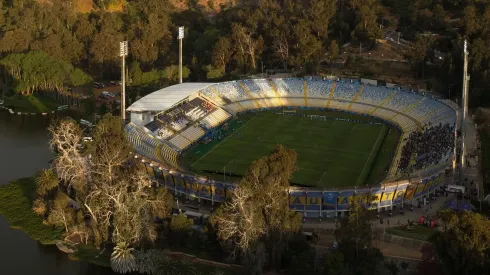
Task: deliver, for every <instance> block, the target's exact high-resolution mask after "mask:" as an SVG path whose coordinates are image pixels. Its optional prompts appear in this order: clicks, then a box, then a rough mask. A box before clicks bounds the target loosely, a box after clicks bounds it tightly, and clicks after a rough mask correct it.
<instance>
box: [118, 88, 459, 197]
mask: <svg viewBox="0 0 490 275" xmlns="http://www.w3.org/2000/svg"><path fill="white" fill-rule="evenodd" d="M374 82H375V83H376V81H374ZM375 83H374V84H373V81H372V80H370V81H363V80H362V79H343V80H334V81H332V80H321V79H320V80H308V79H302V78H288V79H248V80H237V81H230V82H223V83H184V84H179V85H174V86H170V87H167V88H164V89H161V90H159V91H156V92H154V93H152V94H149V95H147V96H145V97H143V98H141V99H140V100H138V101H137V102H135V103H133V104H132V105H131V106H130V107H129V108H128V109H127V110H128V111H129V112H130V113H131V123H129V124H128V125H127V126H126V130H127V133H128V136H129V140H130V141H131V143H132V144H133V146H134V151H135V153H137V154H139V155H141V156H142V157H144V158H147V159H149V160H152V161H155V162H157V164H156V165H157V166H159V167H160V168H161V169H163V170H167V171H170V170H171V171H180V172H181V173H185V172H184V170H185V169H183V165H182V163H179V161H178V159H179V157H180V158H181V156H182V155H183V154H185V153H186V152H187V151H188V150H189V149H190V148H193V145H194V144H196V143H206V142H208V141H209V140H213V139H220V138H223V139H226V138H227V136H226V135H227V134H226V133H228V132H230V131H231V130H230V131H222V128H223V127H229V125H228V124H229V123H230V122H233V123H235V120H236V119H235V120H234V118H237V117H238V119H240V117H241V116H242V114H243V113H246V112H249V111H265V110H276V111H277V110H282V109H287V108H300V109H305V108H308V109H311V110H337V111H343V112H350V113H356V114H360V115H363V116H366V117H369V118H372V119H373V121H374V120H376V121H383V122H385V123H387V124H389V125H393V126H394V127H396V128H397V129H398V130H399V131H400V133H401V137H400V139H399V141H398V144H397V146H395V147H396V149H395V150H394V151H395V152H394V153H393V154H392V156H393V157H392V160H391V165H390V169H389V171H388V173H387V175H386V179H385V180H384V181H380V183H381V182H383V184H386V183H389V182H395V181H400V180H409V179H410V178H414V177H417V178H419V179H420V178H425V177H432V176H433V175H434V171H439V172H440V171H442V170H443V169H444V168H445V167H446V166H447V165H448V163H450V161H451V159H452V158H453V155H452V153H453V148H452V146H453V145H454V132H455V129H454V128H455V121H456V111H455V109H454V108H455V107H454V106H452V105H449V104H447V102H446V101H444V100H442V99H434V98H432V97H427V96H424V94H420V93H417V92H415V91H411V90H405V89H402V88H401V87H398V86H395V85H386V84H385V85H384V86H378V85H376V84H375ZM269 112H270V111H269ZM305 123H306V122H305ZM232 125H233V124H232ZM232 127H233V126H232ZM288 127H289V126H288ZM304 127H305V129H306V128H307V127H308V125H306V126H304ZM237 128H238V127H237ZM366 128H367V127H366ZM303 131H304V130H303ZM374 132H375V134H376V135H375V137H376V136H377V133H379V130H378V131H374ZM374 140H375V141H376V142H377V140H376V139H374ZM375 145H376V144H372V145H371V146H375ZM376 146H377V145H376ZM317 151H318V150H317ZM233 159H234V158H230V159H227V160H226V162H230V161H232V160H233ZM364 161H366V160H364ZM237 162H238V161H237ZM186 168H187V167H186ZM218 170H219V169H218ZM213 184H218V183H216V182H214V183H213ZM223 184H225V183H223ZM355 185H357V183H356V184H355ZM175 186H176V185H175ZM310 186H314V184H312V185H310ZM175 188H176V187H175ZM323 188H328V186H323ZM405 188H406V186H405ZM215 189H216V188H215ZM218 189H219V188H218ZM218 189H217V190H218Z"/></svg>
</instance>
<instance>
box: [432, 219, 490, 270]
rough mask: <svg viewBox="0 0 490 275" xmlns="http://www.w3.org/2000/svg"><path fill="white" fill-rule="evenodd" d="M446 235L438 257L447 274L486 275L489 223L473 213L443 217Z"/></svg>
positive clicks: (440, 241)
mask: <svg viewBox="0 0 490 275" xmlns="http://www.w3.org/2000/svg"><path fill="white" fill-rule="evenodd" d="M440 217H441V220H442V221H443V222H444V226H443V231H442V232H441V234H440V235H439V237H438V238H437V240H436V243H435V245H436V253H437V256H438V258H439V260H440V261H441V262H442V263H443V264H442V265H441V267H442V268H443V269H444V273H445V274H463V275H464V274H484V273H485V269H484V264H485V261H486V260H487V257H488V256H487V255H488V253H489V247H490V222H489V221H488V219H486V218H485V217H483V216H482V215H480V214H478V213H473V212H471V211H461V212H454V211H451V210H444V211H442V212H441V213H440Z"/></svg>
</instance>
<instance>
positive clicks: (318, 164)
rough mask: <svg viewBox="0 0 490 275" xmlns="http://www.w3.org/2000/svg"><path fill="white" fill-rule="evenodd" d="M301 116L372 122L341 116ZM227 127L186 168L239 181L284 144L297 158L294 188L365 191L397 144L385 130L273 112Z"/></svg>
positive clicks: (187, 159)
mask: <svg viewBox="0 0 490 275" xmlns="http://www.w3.org/2000/svg"><path fill="white" fill-rule="evenodd" d="M302 112H304V113H308V114H316V115H325V116H330V117H339V118H351V119H356V120H364V121H368V120H369V118H367V117H362V116H357V115H353V114H346V113H341V112H323V113H322V112H320V111H311V112H308V111H302ZM229 125H230V127H229V129H228V130H227V131H224V132H226V133H225V134H224V137H223V138H222V139H221V140H217V141H213V142H212V143H209V144H198V145H196V146H194V147H192V148H191V149H190V150H188V152H187V153H185V155H184V156H183V159H182V162H183V165H184V167H186V168H188V169H190V170H191V171H194V172H196V173H198V174H203V175H206V176H209V177H211V178H214V179H216V180H225V181H227V182H228V181H236V180H238V179H239V176H240V175H243V173H244V172H245V171H246V169H247V167H248V166H249V165H250V163H251V162H252V161H254V160H256V159H258V158H260V157H262V156H265V155H268V154H269V153H270V152H271V151H272V150H273V149H274V147H275V146H276V145H277V144H282V145H284V146H285V147H287V148H292V149H294V150H296V152H297V154H298V162H297V166H298V170H297V171H296V172H294V174H293V178H292V180H291V182H292V184H297V185H303V186H315V187H325V188H329V187H345V186H364V185H371V184H376V183H380V182H381V181H382V180H383V179H384V177H385V176H386V172H387V170H388V168H389V166H390V164H391V159H392V156H393V152H394V150H395V148H396V145H397V142H398V139H399V133H398V131H396V130H394V129H392V128H390V127H389V126H387V125H374V124H367V123H354V122H348V121H335V120H329V119H326V120H325V119H311V118H309V117H301V116H288V115H281V114H277V113H274V112H257V113H248V114H244V115H241V116H239V117H238V118H236V119H234V120H233V121H231V122H230V123H229ZM223 173H226V177H225V176H224V175H223Z"/></svg>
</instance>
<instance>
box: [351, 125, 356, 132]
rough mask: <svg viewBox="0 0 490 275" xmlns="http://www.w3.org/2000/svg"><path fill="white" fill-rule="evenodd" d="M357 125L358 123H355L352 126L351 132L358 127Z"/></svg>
mask: <svg viewBox="0 0 490 275" xmlns="http://www.w3.org/2000/svg"><path fill="white" fill-rule="evenodd" d="M356 125H357V123H354V126H353V127H352V129H351V130H350V131H351V133H352V131H354V128H356Z"/></svg>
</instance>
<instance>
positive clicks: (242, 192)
mask: <svg viewBox="0 0 490 275" xmlns="http://www.w3.org/2000/svg"><path fill="white" fill-rule="evenodd" d="M295 163H296V152H294V150H289V149H286V148H284V147H283V146H281V145H278V146H277V147H276V148H275V150H274V151H273V152H272V153H271V154H270V155H269V156H266V157H263V158H260V159H258V160H256V161H254V162H253V163H252V164H251V165H250V167H249V168H248V170H247V172H246V173H245V176H244V177H243V179H242V180H241V181H240V183H239V184H238V186H237V187H236V188H235V191H234V194H233V197H232V199H231V201H228V202H226V203H224V204H223V205H222V206H221V207H220V208H219V209H218V210H217V211H216V213H215V214H214V215H213V216H212V217H211V221H212V223H213V224H214V225H215V226H216V227H217V234H218V238H219V239H220V240H221V241H222V242H224V243H226V244H230V245H231V249H232V255H235V254H237V253H239V254H240V255H242V257H243V258H244V259H245V262H246V263H247V262H248V263H253V265H248V268H249V271H250V272H252V271H254V268H255V267H257V261H259V262H260V259H261V258H262V257H265V256H268V261H267V263H268V264H269V265H270V267H272V268H278V267H279V263H280V261H281V259H282V256H283V252H284V251H285V249H286V244H287V242H288V239H289V238H290V237H291V235H292V234H293V233H295V232H298V231H299V229H300V226H301V217H300V216H299V214H297V213H295V212H294V211H292V210H290V209H289V205H288V203H289V202H288V196H287V190H288V187H289V180H290V178H291V175H292V173H293V171H294V169H295ZM254 261H255V262H254ZM255 271H257V270H255Z"/></svg>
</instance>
